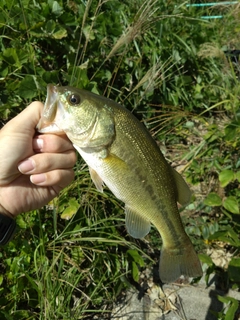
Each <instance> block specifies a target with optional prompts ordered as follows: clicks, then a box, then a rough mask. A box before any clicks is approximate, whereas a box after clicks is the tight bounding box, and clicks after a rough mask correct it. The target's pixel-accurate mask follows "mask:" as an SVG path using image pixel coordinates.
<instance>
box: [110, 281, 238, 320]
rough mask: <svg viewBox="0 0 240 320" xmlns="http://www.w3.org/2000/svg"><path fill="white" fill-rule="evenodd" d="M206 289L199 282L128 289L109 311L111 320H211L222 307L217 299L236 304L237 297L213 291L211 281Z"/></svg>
mask: <svg viewBox="0 0 240 320" xmlns="http://www.w3.org/2000/svg"><path fill="white" fill-rule="evenodd" d="M211 283H212V285H211V286H210V287H208V288H206V285H205V282H204V281H203V280H202V281H201V282H200V283H199V284H198V285H196V286H195V285H194V286H193V285H190V284H173V285H164V286H163V289H162V288H161V287H160V286H159V285H157V284H154V285H151V287H150V288H149V289H147V290H146V291H145V292H143V293H141V292H139V291H137V290H134V289H131V290H129V291H128V292H127V294H126V296H125V299H124V301H123V302H121V303H118V304H117V305H116V306H115V308H114V309H113V311H112V316H111V318H110V319H111V320H162V319H164V320H180V319H187V320H190V319H191V320H195V319H196V320H214V319H217V317H216V316H215V315H214V314H213V313H212V311H214V312H220V311H221V310H222V309H223V304H222V303H221V302H220V301H219V300H218V298H217V296H218V295H221V296H230V297H233V298H235V299H237V300H240V293H239V292H236V291H233V290H229V291H228V292H224V291H220V290H217V289H215V286H214V283H215V279H214V278H213V279H212V280H211Z"/></svg>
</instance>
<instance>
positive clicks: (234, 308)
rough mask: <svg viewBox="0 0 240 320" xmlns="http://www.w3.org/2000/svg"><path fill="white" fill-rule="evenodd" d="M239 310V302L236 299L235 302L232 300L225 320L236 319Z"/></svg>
mask: <svg viewBox="0 0 240 320" xmlns="http://www.w3.org/2000/svg"><path fill="white" fill-rule="evenodd" d="M233 299H234V298H233ZM237 309H238V300H236V299H234V300H232V303H231V306H230V307H229V308H228V311H227V312H226V316H225V320H234V319H236V318H235V314H236V311H237Z"/></svg>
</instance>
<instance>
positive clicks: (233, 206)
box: [223, 196, 239, 214]
mask: <svg viewBox="0 0 240 320" xmlns="http://www.w3.org/2000/svg"><path fill="white" fill-rule="evenodd" d="M223 206H224V208H225V209H226V210H228V211H230V212H232V213H236V214H239V206H238V201H237V199H236V197H234V196H230V197H228V198H227V199H226V200H224V202H223Z"/></svg>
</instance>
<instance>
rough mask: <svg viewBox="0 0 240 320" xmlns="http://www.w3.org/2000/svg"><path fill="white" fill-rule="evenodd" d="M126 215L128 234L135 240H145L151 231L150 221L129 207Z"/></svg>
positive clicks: (126, 209) (126, 208)
mask: <svg viewBox="0 0 240 320" xmlns="http://www.w3.org/2000/svg"><path fill="white" fill-rule="evenodd" d="M125 213H126V228H127V232H128V233H129V234H130V235H131V236H132V237H133V238H136V239H141V238H144V237H145V236H146V235H147V234H148V233H149V231H150V228H151V224H150V221H148V220H146V219H144V218H143V217H142V216H141V215H140V214H138V213H137V212H135V211H134V210H133V209H132V208H130V207H128V206H126V207H125Z"/></svg>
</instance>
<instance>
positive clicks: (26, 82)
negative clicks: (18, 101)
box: [18, 75, 38, 99]
mask: <svg viewBox="0 0 240 320" xmlns="http://www.w3.org/2000/svg"><path fill="white" fill-rule="evenodd" d="M18 90H19V95H20V96H21V97H23V98H25V99H32V98H34V97H36V96H37V95H38V88H37V85H36V78H35V77H34V76H31V75H27V76H26V77H25V78H24V79H23V80H22V81H21V83H20V86H19V89H18Z"/></svg>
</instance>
